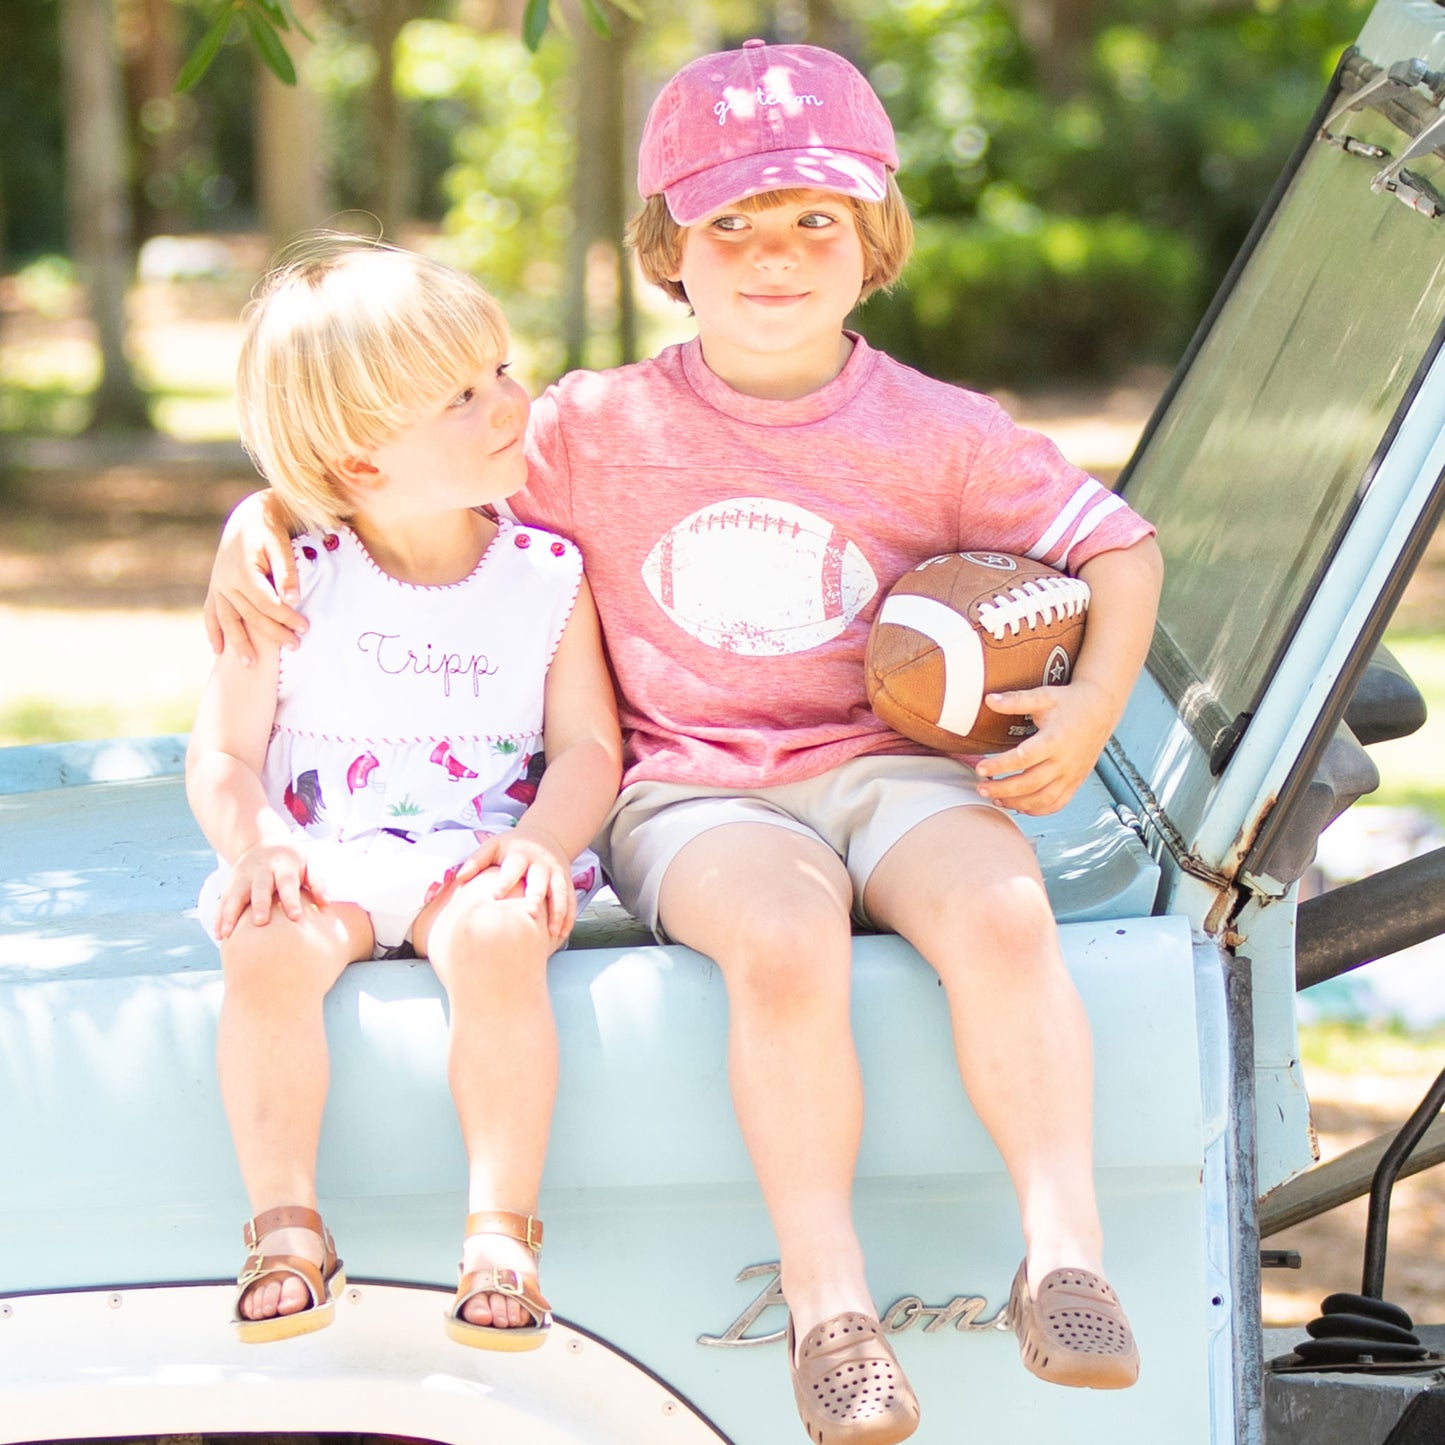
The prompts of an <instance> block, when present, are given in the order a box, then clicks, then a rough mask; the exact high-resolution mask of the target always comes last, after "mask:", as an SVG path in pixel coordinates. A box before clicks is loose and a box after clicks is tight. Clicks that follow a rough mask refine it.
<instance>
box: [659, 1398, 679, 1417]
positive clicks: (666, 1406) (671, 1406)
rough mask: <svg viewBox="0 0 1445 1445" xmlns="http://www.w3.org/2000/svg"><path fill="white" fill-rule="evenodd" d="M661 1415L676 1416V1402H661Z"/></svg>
mask: <svg viewBox="0 0 1445 1445" xmlns="http://www.w3.org/2000/svg"><path fill="white" fill-rule="evenodd" d="M662 1413H663V1414H664V1415H676V1414H677V1401H676V1400H664V1401H663V1402H662Z"/></svg>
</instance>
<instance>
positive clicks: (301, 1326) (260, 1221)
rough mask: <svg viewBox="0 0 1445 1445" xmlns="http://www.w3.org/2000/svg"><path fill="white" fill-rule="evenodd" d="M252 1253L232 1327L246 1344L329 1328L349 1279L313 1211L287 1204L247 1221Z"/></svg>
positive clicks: (240, 1280) (246, 1233)
mask: <svg viewBox="0 0 1445 1445" xmlns="http://www.w3.org/2000/svg"><path fill="white" fill-rule="evenodd" d="M243 1238H244V1240H245V1243H246V1248H247V1249H248V1250H249V1251H250V1253H249V1254H248V1255H247V1257H246V1262H245V1264H244V1265H243V1266H242V1268H241V1273H240V1274H239V1275H238V1276H237V1278H236V1285H237V1290H238V1293H237V1296H236V1312H235V1315H234V1316H233V1320H232V1323H234V1325H235V1326H236V1334H237V1336H238V1337H239V1338H240V1339H241V1340H242V1341H243V1342H245V1343H250V1344H259V1343H262V1342H264V1341H267V1340H281V1339H289V1338H290V1337H292V1336H294V1335H302V1334H309V1333H310V1332H311V1331H313V1330H319V1329H322V1328H324V1327H325V1326H326V1325H329V1324H330V1323H331V1321H332V1320H333V1319H334V1318H335V1314H336V1296H337V1295H338V1294H339V1293H340V1292H341V1290H342V1289H344V1288H345V1286H346V1275H345V1274H344V1273H343V1272H342V1268H341V1261H340V1260H339V1259H338V1258H337V1257H336V1247H335V1245H334V1244H333V1243H332V1240H331V1235H330V1233H329V1232H328V1231H327V1229H326V1227H325V1225H323V1224H322V1222H321V1216H320V1215H319V1214H317V1213H316V1211H315V1210H314V1209H308V1208H305V1207H304V1206H301V1205H285V1206H282V1207H281V1208H278V1209H267V1210H264V1211H263V1212H262V1213H260V1214H258V1215H257V1216H256V1217H255V1218H254V1219H250V1220H247V1222H246V1228H245V1231H244V1234H243Z"/></svg>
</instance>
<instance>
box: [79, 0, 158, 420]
mask: <svg viewBox="0 0 1445 1445" xmlns="http://www.w3.org/2000/svg"><path fill="white" fill-rule="evenodd" d="M60 64H61V83H62V85H63V87H64V92H65V200H66V215H67V223H68V227H69V231H70V250H71V254H72V256H73V257H74V259H75V263H76V266H77V268H78V270H79V272H80V277H81V281H82V282H83V284H84V285H85V287H86V290H87V292H88V295H89V299H90V313H91V318H92V320H93V321H94V323H95V328H96V335H97V340H98V341H99V343H100V359H101V377H100V386H99V388H98V389H97V391H96V394H95V409H94V412H93V414H92V416H91V422H90V425H91V429H92V430H95V429H99V428H103V427H120V426H132V427H133V426H149V424H150V423H149V421H148V419H147V416H146V405H145V398H144V396H142V394H141V391H140V388H139V387H138V386H137V385H136V381H135V377H134V375H133V373H132V372H131V368H130V362H129V359H128V358H127V356H126V350H125V298H126V292H127V290H128V289H129V286H130V282H131V278H132V276H133V275H134V274H135V243H134V238H133V236H132V233H131V209H130V197H129V191H128V181H129V175H128V169H129V168H128V165H127V156H126V146H125V99H124V91H123V88H122V83H121V68H120V53H119V50H118V49H117V46H116V36H115V13H114V11H113V9H112V7H111V3H110V0H60Z"/></svg>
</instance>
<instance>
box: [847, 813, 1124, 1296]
mask: <svg viewBox="0 0 1445 1445" xmlns="http://www.w3.org/2000/svg"><path fill="white" fill-rule="evenodd" d="M864 905H865V907H866V909H867V912H868V916H869V917H870V918H871V919H872V920H873V921H874V922H876V923H877V924H878V925H879V926H880V927H884V928H889V929H892V930H893V931H894V932H896V933H899V934H901V935H902V936H903V937H904V938H907V939H908V940H909V941H910V942H911V943H912V944H913V945H914V946H915V947H916V948H917V949H918V951H919V952H920V953H921V954H922V955H923V956H924V958H926V959H927V960H928V962H929V963H930V964H932V965H933V967H934V968H935V969H937V970H938V973H939V976H940V978H941V979H942V981H943V984H944V986H945V989H946V991H947V994H948V1002H949V1010H950V1016H951V1018H952V1023H953V1037H954V1046H955V1049H956V1051H957V1054H958V1066H959V1071H960V1073H961V1075H962V1077H963V1083H964V1087H965V1088H966V1089H967V1091H968V1096H969V1099H970V1100H971V1101H972V1103H973V1107H974V1109H975V1110H976V1112H977V1113H978V1116H979V1118H980V1120H981V1121H982V1122H983V1125H984V1127H985V1128H986V1129H987V1130H988V1132H989V1134H990V1135H991V1136H992V1138H993V1140H994V1143H995V1144H996V1145H997V1146H998V1150H999V1153H1000V1154H1001V1155H1002V1156H1003V1161H1004V1164H1005V1166H1006V1168H1007V1169H1008V1172H1009V1177H1010V1179H1011V1180H1012V1181H1013V1185H1014V1190H1015V1192H1016V1193H1017V1195H1018V1200H1019V1208H1020V1213H1021V1215H1022V1221H1023V1232H1024V1241H1025V1246H1026V1249H1027V1254H1028V1279H1029V1285H1030V1288H1031V1289H1032V1288H1034V1287H1035V1286H1036V1285H1037V1284H1038V1282H1039V1281H1040V1280H1041V1279H1042V1278H1043V1277H1044V1276H1045V1275H1046V1274H1048V1273H1049V1272H1050V1271H1051V1270H1054V1269H1057V1268H1062V1267H1065V1266H1071V1267H1074V1268H1084V1269H1088V1270H1092V1271H1093V1272H1095V1273H1096V1274H1100V1275H1102V1273H1103V1267H1102V1259H1101V1256H1102V1251H1103V1242H1102V1231H1101V1228H1100V1224H1099V1214H1098V1205H1097V1202H1096V1199H1095V1193H1094V1175H1093V1134H1092V1120H1093V1049H1092V1045H1091V1042H1090V1037H1089V1022H1088V1017H1087V1015H1086V1014H1085V1012H1084V1007H1083V1003H1082V1001H1081V1000H1080V998H1079V995H1078V992H1077V990H1076V989H1075V988H1074V984H1073V980H1072V979H1071V978H1070V977H1069V975H1068V972H1067V970H1066V969H1065V966H1064V962H1063V956H1062V954H1061V952H1060V950H1059V945H1058V936H1057V929H1056V927H1055V924H1054V921H1053V915H1052V911H1051V909H1050V907H1049V902H1048V898H1047V896H1046V895H1045V893H1044V886H1043V880H1042V878H1041V876H1040V874H1039V871H1038V865H1037V863H1036V862H1035V860H1034V856H1033V850H1032V848H1031V847H1030V846H1029V843H1028V841H1027V840H1026V839H1025V838H1024V837H1023V835H1022V834H1021V833H1020V832H1019V831H1018V829H1017V828H1016V827H1015V826H1014V824H1013V822H1012V820H1010V819H1009V818H1007V817H1006V816H1004V815H1002V814H999V813H996V812H994V811H993V810H992V809H990V808H982V807H963V808H955V809H951V810H950V811H948V812H945V813H939V814H937V815H935V816H934V817H932V818H929V819H927V820H926V821H925V822H923V823H920V824H919V825H918V826H917V827H915V828H913V829H912V830H911V831H910V832H908V833H907V834H905V835H904V837H903V838H901V839H900V840H899V841H898V842H897V843H896V844H894V846H893V847H892V848H891V849H890V850H889V851H888V852H887V853H886V854H885V855H884V857H883V860H882V862H881V863H879V865H878V867H877V868H876V869H874V871H873V875H872V877H871V878H870V879H869V881H868V885H867V888H866V891H865V893H864Z"/></svg>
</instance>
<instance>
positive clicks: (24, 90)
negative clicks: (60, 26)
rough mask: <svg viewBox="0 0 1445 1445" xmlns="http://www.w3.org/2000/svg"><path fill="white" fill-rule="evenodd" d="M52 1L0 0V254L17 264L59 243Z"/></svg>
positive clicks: (61, 212) (61, 197)
mask: <svg viewBox="0 0 1445 1445" xmlns="http://www.w3.org/2000/svg"><path fill="white" fill-rule="evenodd" d="M55 12H56V7H55V6H54V5H53V4H51V3H49V0H0V55H3V56H4V57H5V58H4V60H3V62H0V136H3V137H4V140H3V142H0V195H3V197H4V235H3V236H0V251H3V252H4V253H6V254H7V255H8V256H9V257H11V258H12V259H13V258H15V257H29V256H34V255H36V254H38V253H40V252H42V251H45V250H48V249H51V248H54V247H57V246H59V245H61V244H62V242H63V239H64V234H65V209H64V208H65V193H64V190H63V188H62V187H61V186H59V185H57V184H56V166H57V161H58V157H59V155H60V151H61V144H62V142H61V123H60V121H61V116H60V104H59V99H58V96H59V91H60V52H59V41H58V35H57V27H56V14H55Z"/></svg>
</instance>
